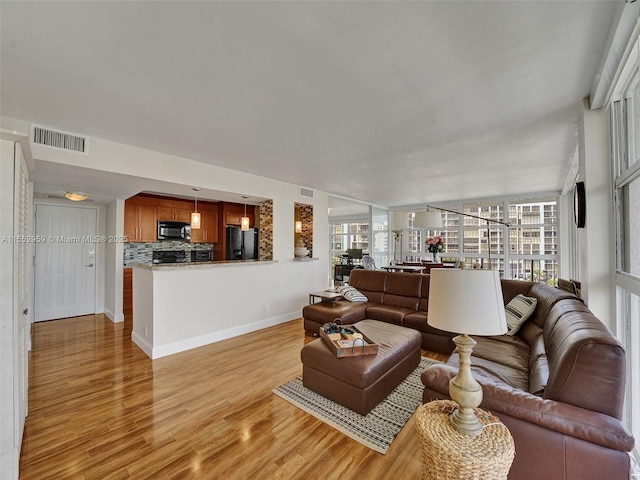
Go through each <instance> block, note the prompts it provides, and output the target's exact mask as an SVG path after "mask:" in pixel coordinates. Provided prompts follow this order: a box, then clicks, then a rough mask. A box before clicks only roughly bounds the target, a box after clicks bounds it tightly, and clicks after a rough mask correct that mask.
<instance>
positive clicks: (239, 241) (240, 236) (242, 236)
mask: <svg viewBox="0 0 640 480" xmlns="http://www.w3.org/2000/svg"><path fill="white" fill-rule="evenodd" d="M226 259H227V260H257V259H258V229H257V228H250V229H249V230H247V231H246V232H243V231H242V229H241V228H240V227H227V257H226Z"/></svg>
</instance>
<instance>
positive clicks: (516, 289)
mask: <svg viewBox="0 0 640 480" xmlns="http://www.w3.org/2000/svg"><path fill="white" fill-rule="evenodd" d="M500 285H501V286H502V298H503V299H504V304H505V305H506V304H508V303H509V302H510V301H511V300H513V298H514V297H515V296H516V295H518V294H522V295H525V296H529V295H528V294H529V290H530V289H531V286H532V285H533V282H523V281H520V280H500Z"/></svg>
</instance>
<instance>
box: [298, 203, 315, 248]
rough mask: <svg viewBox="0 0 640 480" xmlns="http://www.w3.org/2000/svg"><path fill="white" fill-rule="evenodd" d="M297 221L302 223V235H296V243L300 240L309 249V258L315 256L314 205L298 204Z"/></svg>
mask: <svg viewBox="0 0 640 480" xmlns="http://www.w3.org/2000/svg"><path fill="white" fill-rule="evenodd" d="M295 220H300V221H302V233H296V234H295V236H296V239H295V240H296V243H295V244H294V246H297V240H298V238H300V239H301V240H302V243H304V246H305V247H307V248H308V249H309V256H313V205H306V204H303V203H296V205H295Z"/></svg>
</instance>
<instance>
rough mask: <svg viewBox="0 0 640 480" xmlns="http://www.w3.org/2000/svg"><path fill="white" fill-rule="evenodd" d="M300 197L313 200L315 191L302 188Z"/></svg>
mask: <svg viewBox="0 0 640 480" xmlns="http://www.w3.org/2000/svg"><path fill="white" fill-rule="evenodd" d="M298 195H300V196H301V197H305V198H313V190H311V189H310V188H305V187H300V190H299V191H298Z"/></svg>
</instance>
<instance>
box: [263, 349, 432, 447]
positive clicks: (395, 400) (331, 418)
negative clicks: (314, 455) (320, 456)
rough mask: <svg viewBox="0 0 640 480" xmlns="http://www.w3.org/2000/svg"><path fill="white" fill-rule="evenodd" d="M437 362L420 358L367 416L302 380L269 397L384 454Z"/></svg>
mask: <svg viewBox="0 0 640 480" xmlns="http://www.w3.org/2000/svg"><path fill="white" fill-rule="evenodd" d="M436 363H441V362H438V361H437V360H432V359H430V358H425V357H422V360H421V361H420V365H418V367H416V369H415V370H414V371H413V372H411V374H410V375H409V376H408V377H407V378H406V379H405V380H404V381H403V382H402V383H401V384H400V385H398V387H396V389H395V390H394V391H393V392H391V393H390V394H389V395H388V396H387V398H385V399H384V400H383V401H382V402H380V403H379V404H378V405H377V406H376V407H375V408H374V409H373V410H371V411H370V412H369V413H368V414H367V415H360V414H358V413H356V412H354V411H352V410H349V409H348V408H345V407H343V406H342V405H339V404H337V403H335V402H333V401H331V400H329V399H327V398H324V397H323V396H321V395H318V394H317V393H315V392H313V391H311V390H309V389H308V388H305V387H303V386H302V377H297V378H294V379H293V380H291V381H289V382H287V383H285V384H284V385H281V386H279V387H277V388H274V389H273V393H275V394H276V395H278V396H280V397H282V398H284V399H285V400H287V401H288V402H290V403H292V404H293V405H295V406H296V407H298V408H301V409H302V410H304V411H305V412H307V413H309V414H310V415H313V416H314V417H316V418H318V419H320V420H322V421H323V422H325V423H327V424H329V425H331V426H332V427H333V428H335V429H337V430H339V431H341V432H342V433H344V434H345V435H347V436H349V437H351V438H353V439H354V440H356V441H358V442H360V443H361V444H363V445H366V446H367V447H369V448H370V449H372V450H375V451H376V452H379V453H382V454H385V453H387V450H388V449H389V446H390V445H391V442H392V441H393V439H394V438H395V437H396V435H398V433H400V430H402V427H404V425H405V423H407V421H408V420H409V418H411V415H413V412H414V411H415V410H416V408H418V406H419V405H420V404H421V403H422V390H423V389H424V385H423V384H422V382H421V381H420V374H421V373H422V372H423V371H424V370H425V369H426V368H427V367H429V366H430V365H434V364H436Z"/></svg>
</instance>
